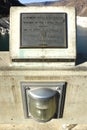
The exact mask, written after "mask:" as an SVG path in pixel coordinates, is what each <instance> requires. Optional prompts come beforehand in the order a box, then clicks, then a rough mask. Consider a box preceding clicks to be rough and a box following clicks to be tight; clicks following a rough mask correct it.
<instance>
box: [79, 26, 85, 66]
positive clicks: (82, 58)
mask: <svg viewBox="0 0 87 130" xmlns="http://www.w3.org/2000/svg"><path fill="white" fill-rule="evenodd" d="M76 51H77V60H76V65H78V64H81V63H84V62H87V28H84V27H81V26H77V50H76Z"/></svg>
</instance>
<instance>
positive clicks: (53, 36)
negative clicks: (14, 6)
mask: <svg viewBox="0 0 87 130" xmlns="http://www.w3.org/2000/svg"><path fill="white" fill-rule="evenodd" d="M20 17H21V18H20V23H21V24H20V47H22V48H65V47H67V16H66V13H21V15H20Z"/></svg>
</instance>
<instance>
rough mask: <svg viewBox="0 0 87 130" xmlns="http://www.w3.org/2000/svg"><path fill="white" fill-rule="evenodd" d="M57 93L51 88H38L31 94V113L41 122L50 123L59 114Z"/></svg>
mask: <svg viewBox="0 0 87 130" xmlns="http://www.w3.org/2000/svg"><path fill="white" fill-rule="evenodd" d="M57 102H58V99H57V91H54V90H52V89H50V88H38V89H34V90H32V91H31V92H30V93H29V111H30V113H31V116H32V117H33V118H35V119H36V120H39V121H43V122H44V121H48V120H50V119H51V118H53V117H54V116H55V114H56V112H57V105H58V104H57Z"/></svg>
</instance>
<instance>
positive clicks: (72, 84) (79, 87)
mask: <svg viewBox="0 0 87 130" xmlns="http://www.w3.org/2000/svg"><path fill="white" fill-rule="evenodd" d="M0 57H1V58H0V59H1V62H0V123H5V124H7V123H12V124H14V123H15V124H16V123H19V124H20V123H25V124H27V123H28V124H30V125H31V122H32V123H34V122H35V121H33V120H31V119H25V117H24V112H23V105H22V97H21V88H20V82H21V81H25V82H45V81H46V82H60V81H65V82H67V91H66V99H65V107H64V114H63V118H61V119H57V120H56V119H55V120H52V121H50V122H49V123H48V124H49V125H52V124H55V125H56V124H59V123H66V124H67V123H68V124H72V123H75V124H77V123H87V111H86V110H87V100H86V99H87V82H86V81H87V71H86V70H87V64H86V63H85V64H82V65H79V66H76V67H74V68H71V69H70V68H69V69H63V70H62V69H59V70H58V69H55V68H54V69H52V70H51V69H49V70H45V69H44V70H41V69H39V68H38V70H35V69H34V70H33V69H32V68H24V67H20V66H19V67H14V66H10V64H9V63H10V59H9V53H4V54H3V53H2V54H1V55H0ZM36 124H37V123H36ZM32 127H34V126H32ZM49 127H50V126H49Z"/></svg>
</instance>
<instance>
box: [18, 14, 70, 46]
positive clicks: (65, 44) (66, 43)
mask: <svg viewBox="0 0 87 130" xmlns="http://www.w3.org/2000/svg"><path fill="white" fill-rule="evenodd" d="M22 14H64V15H65V27H64V30H65V31H64V32H65V36H64V37H65V40H64V41H65V42H64V47H63V46H58V47H57V46H50V47H49V46H48V47H47V46H43V47H36V46H33V47H32V46H30V47H29V46H23V45H22ZM67 31H68V29H67V13H65V12H64V13H63V12H62V13H60V12H55V13H54V12H53V13H52V12H40V13H35V12H33V13H28V12H26V13H20V49H29V48H33V49H41V48H43V49H46V48H47V49H48V48H51V49H52V48H60V49H61V48H68V40H67Z"/></svg>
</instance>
